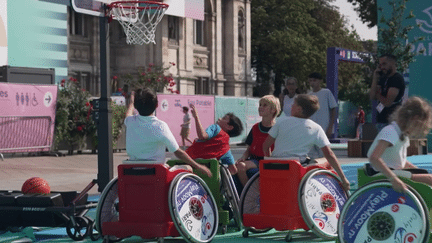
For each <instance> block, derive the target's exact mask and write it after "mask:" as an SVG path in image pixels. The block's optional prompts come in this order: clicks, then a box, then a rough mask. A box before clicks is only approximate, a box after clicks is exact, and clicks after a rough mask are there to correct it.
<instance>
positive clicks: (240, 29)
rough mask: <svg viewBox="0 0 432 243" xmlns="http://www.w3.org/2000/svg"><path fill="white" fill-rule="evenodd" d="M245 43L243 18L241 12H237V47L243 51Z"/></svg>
mask: <svg viewBox="0 0 432 243" xmlns="http://www.w3.org/2000/svg"><path fill="white" fill-rule="evenodd" d="M244 42H245V18H244V15H243V11H241V10H240V11H239V12H238V47H239V49H244V45H245V44H244Z"/></svg>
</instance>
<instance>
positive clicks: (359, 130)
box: [356, 106, 365, 139]
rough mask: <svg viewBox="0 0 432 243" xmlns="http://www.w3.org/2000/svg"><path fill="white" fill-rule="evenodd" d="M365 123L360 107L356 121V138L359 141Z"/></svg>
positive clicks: (360, 107) (363, 113)
mask: <svg viewBox="0 0 432 243" xmlns="http://www.w3.org/2000/svg"><path fill="white" fill-rule="evenodd" d="M364 123H365V112H364V110H363V107H362V106H359V107H358V110H357V119H356V125H357V126H356V138H357V139H361V138H362V133H363V124H364Z"/></svg>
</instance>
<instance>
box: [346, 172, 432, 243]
mask: <svg viewBox="0 0 432 243" xmlns="http://www.w3.org/2000/svg"><path fill="white" fill-rule="evenodd" d="M429 223H430V222H429V214H428V210H427V207H426V204H425V203H424V200H423V199H422V198H421V196H420V195H419V194H418V193H417V192H416V191H415V190H414V189H413V188H412V187H410V186H408V191H407V192H406V193H398V192H396V191H394V190H393V189H392V186H391V183H390V182H388V181H387V180H379V181H374V182H372V183H369V184H366V185H364V186H363V187H361V188H359V189H358V190H357V191H355V192H354V193H353V194H352V195H351V197H350V198H349V199H348V200H347V202H346V203H345V207H344V208H343V210H342V213H341V217H340V220H339V222H338V232H339V237H338V238H339V240H340V242H344V243H348V242H376V241H379V242H382V243H387V242H388V243H390V242H391V243H394V242H409V243H426V242H428V240H429V234H430V232H429Z"/></svg>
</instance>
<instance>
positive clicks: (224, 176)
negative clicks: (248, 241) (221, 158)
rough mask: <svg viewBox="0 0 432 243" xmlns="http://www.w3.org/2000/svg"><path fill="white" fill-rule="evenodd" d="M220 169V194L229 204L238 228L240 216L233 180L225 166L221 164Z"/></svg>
mask: <svg viewBox="0 0 432 243" xmlns="http://www.w3.org/2000/svg"><path fill="white" fill-rule="evenodd" d="M220 171H221V180H222V190H221V191H222V194H223V195H224V197H225V198H226V200H228V203H229V206H230V208H231V211H232V213H233V217H234V221H235V225H236V227H237V228H238V229H239V230H240V229H241V228H242V217H241V214H240V208H239V207H240V206H239V203H240V199H239V196H238V192H237V189H236V187H235V184H234V180H233V179H232V177H231V174H230V172H229V171H228V169H227V168H226V167H225V166H223V165H221V166H220Z"/></svg>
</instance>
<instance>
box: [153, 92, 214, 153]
mask: <svg viewBox="0 0 432 243" xmlns="http://www.w3.org/2000/svg"><path fill="white" fill-rule="evenodd" d="M158 101H159V106H158V108H157V109H156V117H158V118H159V119H160V120H162V121H165V122H166V123H167V124H168V126H169V127H170V129H171V132H172V133H173V134H174V137H175V138H176V140H177V143H178V144H179V145H180V146H182V141H181V137H180V130H181V127H180V125H181V124H182V123H183V116H184V113H183V111H182V107H183V106H189V104H194V105H195V107H196V108H197V111H198V116H199V118H200V120H201V125H202V126H203V128H204V129H206V128H207V127H208V126H210V125H211V124H213V123H214V122H215V119H214V96H204V95H169V94H158ZM189 115H190V118H191V129H190V135H189V139H191V140H192V141H193V140H194V139H195V138H197V135H196V129H195V120H194V119H193V117H192V114H191V113H190V110H189ZM186 145H187V146H189V145H190V144H189V143H188V142H186Z"/></svg>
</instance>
